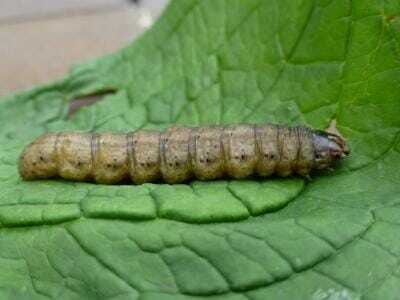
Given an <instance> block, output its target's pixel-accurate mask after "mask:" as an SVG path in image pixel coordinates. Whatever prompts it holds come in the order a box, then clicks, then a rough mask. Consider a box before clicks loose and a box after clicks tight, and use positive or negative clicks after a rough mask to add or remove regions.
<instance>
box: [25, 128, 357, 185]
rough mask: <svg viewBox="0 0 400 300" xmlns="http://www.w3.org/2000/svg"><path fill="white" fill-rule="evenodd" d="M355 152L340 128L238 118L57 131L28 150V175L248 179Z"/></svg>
mask: <svg viewBox="0 0 400 300" xmlns="http://www.w3.org/2000/svg"><path fill="white" fill-rule="evenodd" d="M347 154H349V149H348V147H347V145H346V142H345V140H344V139H343V138H341V137H340V135H337V134H334V133H328V132H324V131H317V130H312V129H310V128H306V127H288V126H280V125H273V124H260V125H249V124H235V125H225V126H204V127H197V128H193V127H191V128H189V127H172V128H169V129H168V130H166V131H165V132H157V131H148V130H139V131H136V132H131V133H128V134H112V133H96V134H91V133H77V132H69V133H68V132H64V133H50V134H45V135H43V136H41V137H39V138H38V139H36V140H35V141H34V142H33V143H31V144H30V145H29V146H28V147H27V148H26V149H25V151H24V152H23V153H22V155H21V158H20V162H19V172H20V174H21V177H22V178H23V179H25V180H33V179H44V178H52V177H61V178H64V179H67V180H73V181H95V182H98V183H104V184H112V183H118V182H121V181H124V180H127V179H129V180H131V181H132V182H134V183H136V184H140V183H144V182H154V181H158V180H163V181H165V182H167V183H178V182H184V181H188V180H190V179H192V178H196V179H199V180H213V179H217V178H223V177H229V178H246V177H249V176H252V175H257V176H259V177H265V176H269V175H273V174H276V175H278V176H282V177H286V176H290V175H292V174H299V175H301V176H306V177H307V176H309V174H310V173H311V172H312V170H313V169H318V170H321V169H326V168H330V167H331V166H333V164H334V163H335V162H336V161H337V160H339V159H341V158H343V157H345V156H346V155H347Z"/></svg>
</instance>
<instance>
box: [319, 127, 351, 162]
mask: <svg viewBox="0 0 400 300" xmlns="http://www.w3.org/2000/svg"><path fill="white" fill-rule="evenodd" d="M313 142H314V167H315V169H317V170H322V169H326V168H329V167H330V166H332V165H334V164H335V162H336V161H338V160H340V159H342V158H344V157H346V156H347V155H349V154H350V150H349V148H348V146H347V143H346V141H345V140H344V139H343V138H342V137H341V136H339V135H337V134H334V133H330V132H326V131H315V132H314V134H313Z"/></svg>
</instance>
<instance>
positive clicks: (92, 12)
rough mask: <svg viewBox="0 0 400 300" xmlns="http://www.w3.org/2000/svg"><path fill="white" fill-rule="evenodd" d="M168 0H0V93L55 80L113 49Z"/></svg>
mask: <svg viewBox="0 0 400 300" xmlns="http://www.w3.org/2000/svg"><path fill="white" fill-rule="evenodd" d="M167 3H168V0H136V1H135V0H0V97H1V96H4V95H6V94H9V93H11V92H15V91H17V90H22V89H27V88H30V87H32V86H33V85H37V84H41V83H45V82H48V81H52V80H54V79H57V78H60V77H62V76H63V75H65V73H66V72H68V70H69V68H70V67H71V65H73V64H76V63H78V62H82V61H85V60H87V59H90V58H94V57H98V56H101V55H104V54H107V53H110V52H113V51H115V50H117V49H119V48H121V47H123V46H125V45H127V44H128V43H130V42H131V41H132V40H134V39H135V38H136V37H138V35H140V34H141V33H142V32H143V31H144V30H145V29H146V28H147V27H149V26H151V25H152V23H153V22H154V21H155V20H156V19H157V17H158V16H159V15H160V13H161V12H162V11H163V9H164V8H165V6H166V4H167Z"/></svg>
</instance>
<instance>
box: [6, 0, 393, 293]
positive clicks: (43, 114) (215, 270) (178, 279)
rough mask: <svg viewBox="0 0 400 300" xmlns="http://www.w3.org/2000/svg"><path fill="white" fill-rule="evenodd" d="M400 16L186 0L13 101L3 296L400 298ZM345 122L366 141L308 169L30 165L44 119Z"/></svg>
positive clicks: (52, 127)
mask: <svg viewBox="0 0 400 300" xmlns="http://www.w3.org/2000/svg"><path fill="white" fill-rule="evenodd" d="M399 13H400V3H399V1H396V0H386V1H378V0H375V1H374V0H370V1H365V0H354V1H350V0H347V1H346V0H338V1H330V0H315V1H313V0H290V1H289V0H285V1H264V0H246V1H245V0H241V1H239V0H232V1H223V0H217V1H215V0H203V1H196V0H174V1H172V2H171V4H170V5H169V7H168V9H167V10H166V12H165V13H164V14H163V16H162V17H161V18H160V20H158V22H157V23H156V24H155V25H154V26H153V27H152V28H151V29H150V30H149V31H148V32H147V33H146V34H144V35H143V36H142V37H141V38H140V39H139V40H138V41H136V42H134V43H133V44H132V45H130V46H128V47H127V48H125V49H122V50H120V51H119V52H117V53H114V54H111V55H109V56H106V57H103V58H100V59H97V60H93V61H91V62H88V63H86V64H84V65H81V66H78V67H76V68H75V69H74V70H73V71H72V72H71V74H69V75H68V76H67V77H66V78H64V79H62V80H60V81H58V82H55V83H52V84H49V85H46V86H42V87H38V88H36V89H34V90H31V91H27V92H22V93H19V94H17V95H12V96H10V97H8V98H7V99H3V100H1V101H0V125H1V126H0V270H1V272H0V298H22V299H25V298H27V299H28V298H29V299H46V298H55V299H98V298H103V299H105V298H107V299H108V298H110V299H118V300H121V299H135V298H139V297H140V299H191V298H198V297H204V298H205V297H207V298H212V299H222V298H229V299H360V298H361V297H363V299H397V298H398V295H399V294H400V267H399V261H400V260H399V259H400V218H399V216H400V196H399V195H400V184H399V183H400V172H399V169H400V118H399V115H400V80H399V78H400V17H399ZM105 92H107V93H108V95H107V96H105V97H104V98H103V100H102V101H100V102H97V103H96V104H94V105H92V106H88V107H85V108H82V109H80V110H79V111H78V112H77V113H76V114H74V115H72V116H71V117H68V106H69V103H70V102H71V101H73V99H75V98H77V97H81V96H85V95H91V94H100V93H105ZM332 120H336V121H337V124H338V127H339V129H340V130H341V132H342V133H343V134H344V135H345V136H346V138H347V139H348V141H349V143H350V147H351V149H352V154H351V156H350V158H349V159H347V160H346V161H345V162H343V164H341V165H340V166H339V168H338V169H337V170H336V171H335V172H333V173H330V174H325V175H323V176H320V177H314V178H313V180H312V181H311V182H304V181H303V180H302V179H299V178H292V179H266V180H259V181H235V180H232V181H215V182H206V183H202V182H193V183H191V184H185V185H184V184H180V185H172V186H170V185H166V184H144V185H141V186H128V185H126V186H102V185H97V184H90V183H71V182H65V181H61V180H55V181H37V182H23V181H22V180H21V179H20V178H19V176H18V172H17V161H18V155H19V153H20V152H21V150H22V149H23V147H24V145H26V144H27V143H29V142H30V141H31V140H32V139H34V138H35V137H37V136H38V135H40V134H42V133H43V132H46V131H57V130H63V131H65V130H83V131H105V130H113V131H131V130H134V129H137V128H143V127H144V128H159V129H162V128H166V127H168V126H169V125H170V124H172V123H180V124H190V125H197V124H211V123H218V124H224V123H231V122H232V123H238V122H252V123H259V122H277V123H285V124H299V123H300V124H305V125H308V126H311V127H314V128H320V129H323V128H326V127H327V126H328V124H329V123H330V122H331V121H332Z"/></svg>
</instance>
